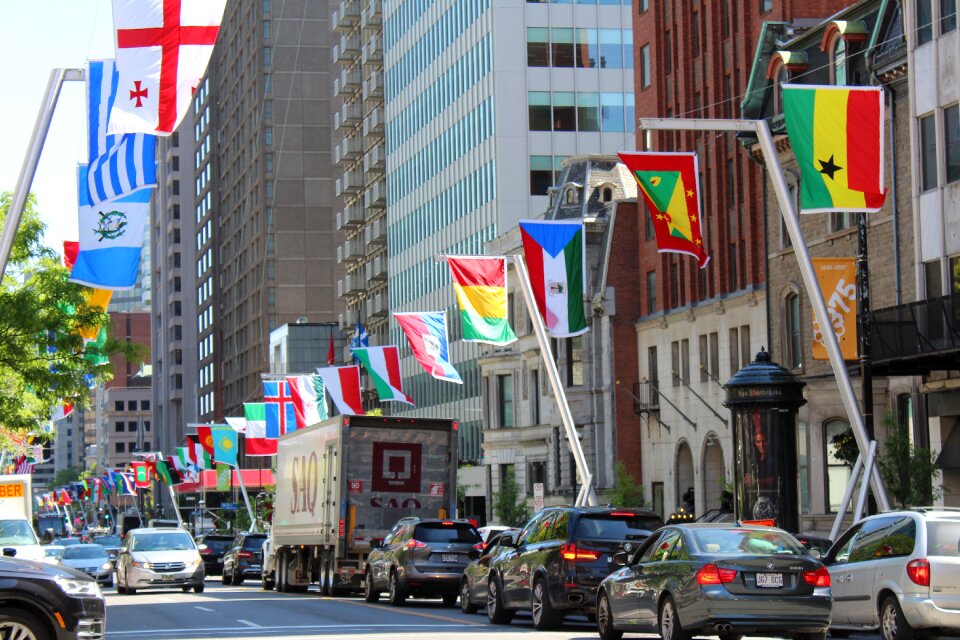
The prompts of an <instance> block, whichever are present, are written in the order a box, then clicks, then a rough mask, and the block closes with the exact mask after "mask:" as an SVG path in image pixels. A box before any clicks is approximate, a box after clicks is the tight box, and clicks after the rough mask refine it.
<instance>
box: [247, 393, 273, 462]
mask: <svg viewBox="0 0 960 640" xmlns="http://www.w3.org/2000/svg"><path fill="white" fill-rule="evenodd" d="M243 414H244V416H245V417H246V422H247V426H246V430H245V431H244V437H245V438H246V443H247V455H248V456H275V455H277V439H276V438H268V437H267V409H266V407H265V406H264V403H262V402H244V403H243Z"/></svg>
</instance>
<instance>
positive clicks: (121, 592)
mask: <svg viewBox="0 0 960 640" xmlns="http://www.w3.org/2000/svg"><path fill="white" fill-rule="evenodd" d="M126 592H127V588H126V587H121V586H120V583H119V582H118V583H117V593H119V594H121V595H123V594H124V593H126Z"/></svg>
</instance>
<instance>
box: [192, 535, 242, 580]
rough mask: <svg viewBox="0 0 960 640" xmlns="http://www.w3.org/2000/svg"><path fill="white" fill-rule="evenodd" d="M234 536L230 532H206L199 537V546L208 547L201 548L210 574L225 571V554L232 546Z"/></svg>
mask: <svg viewBox="0 0 960 640" xmlns="http://www.w3.org/2000/svg"><path fill="white" fill-rule="evenodd" d="M234 537H235V536H232V535H230V534H228V533H205V534H203V535H201V536H200V537H199V538H197V546H200V545H204V546H206V549H200V557H201V558H203V568H204V570H205V571H206V573H207V575H208V576H214V575H217V574H218V573H219V574H222V573H223V554H224V553H226V552H227V549H229V548H230V543H231V542H233V539H234Z"/></svg>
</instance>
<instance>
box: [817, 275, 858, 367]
mask: <svg viewBox="0 0 960 640" xmlns="http://www.w3.org/2000/svg"><path fill="white" fill-rule="evenodd" d="M855 260H856V259H855V258H814V259H813V270H814V271H815V272H816V274H817V281H818V282H819V283H820V291H822V292H823V299H824V301H825V302H826V303H827V315H829V316H830V324H831V325H833V332H834V334H836V336H837V341H838V342H839V343H840V353H841V354H843V359H844V360H856V359H857V270H856V263H855ZM813 359H814V360H829V359H830V357H829V356H828V355H827V347H826V346H825V345H824V344H823V334H822V333H821V332H820V324H819V323H818V322H817V319H816V317H814V319H813Z"/></svg>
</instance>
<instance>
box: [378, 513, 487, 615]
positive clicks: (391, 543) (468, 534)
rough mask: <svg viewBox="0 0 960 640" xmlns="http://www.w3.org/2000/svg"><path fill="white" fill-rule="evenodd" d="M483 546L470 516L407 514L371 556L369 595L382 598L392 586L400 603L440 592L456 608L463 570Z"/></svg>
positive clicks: (393, 596)
mask: <svg viewBox="0 0 960 640" xmlns="http://www.w3.org/2000/svg"><path fill="white" fill-rule="evenodd" d="M482 546H483V541H482V540H481V539H480V534H479V533H478V532H477V529H476V528H475V527H474V526H473V525H472V524H470V522H469V521H467V520H439V519H433V518H430V519H427V518H424V519H420V518H403V519H401V520H400V521H399V522H397V524H395V525H394V526H393V528H392V529H391V530H390V533H388V534H387V536H386V537H385V538H384V539H383V542H382V543H380V544H377V545H376V546H375V547H374V549H373V550H372V551H371V552H370V554H369V555H368V556H367V564H366V568H365V573H364V597H365V598H366V600H367V602H376V601H377V600H379V599H380V592H381V591H383V590H385V589H386V590H387V591H388V592H389V594H390V595H389V598H390V604H392V605H393V606H395V607H399V606H402V605H403V603H404V602H405V601H406V599H407V597H409V596H414V597H437V596H440V597H442V598H443V604H444V606H448V607H452V606H453V605H454V604H456V602H457V595H458V593H459V591H460V578H461V576H462V575H463V570H464V569H465V568H466V566H467V564H469V562H470V561H471V560H473V559H474V558H477V557H479V556H480V551H481V549H482Z"/></svg>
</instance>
